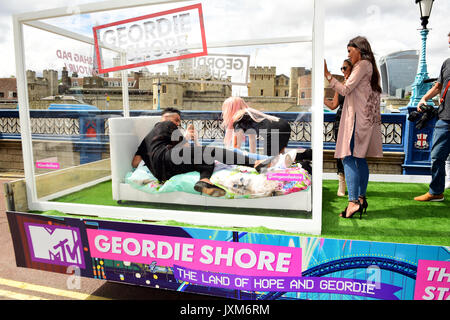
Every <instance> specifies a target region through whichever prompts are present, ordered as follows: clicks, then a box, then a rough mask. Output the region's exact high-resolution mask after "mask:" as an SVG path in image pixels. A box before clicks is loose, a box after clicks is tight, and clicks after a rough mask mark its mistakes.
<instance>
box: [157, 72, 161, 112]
mask: <svg viewBox="0 0 450 320" xmlns="http://www.w3.org/2000/svg"><path fill="white" fill-rule="evenodd" d="M160 109H161V79H160V78H158V108H157V110H160Z"/></svg>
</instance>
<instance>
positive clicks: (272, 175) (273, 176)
mask: <svg viewBox="0 0 450 320" xmlns="http://www.w3.org/2000/svg"><path fill="white" fill-rule="evenodd" d="M267 180H279V181H299V182H301V181H303V174H301V173H280V172H269V173H267Z"/></svg>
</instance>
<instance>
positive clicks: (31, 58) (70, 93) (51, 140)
mask: <svg viewBox="0 0 450 320" xmlns="http://www.w3.org/2000/svg"><path fill="white" fill-rule="evenodd" d="M24 43H25V61H26V69H27V85H28V103H29V108H30V113H29V115H30V125H31V132H32V146H33V164H34V172H35V181H36V188H37V190H36V191H37V196H38V198H39V199H46V198H49V197H50V198H52V197H55V195H61V194H64V193H67V192H69V191H70V190H74V188H79V187H81V186H86V185H89V184H91V183H94V182H96V181H103V180H105V179H107V177H108V176H110V175H111V172H110V164H109V150H108V136H107V129H108V127H107V123H106V120H107V118H108V117H110V116H116V117H117V116H119V115H120V112H117V111H116V112H115V113H114V112H113V113H111V112H108V111H107V109H110V108H112V109H115V110H120V109H121V108H122V93H121V91H120V90H119V91H118V90H112V91H105V89H104V88H102V84H103V80H104V78H100V77H97V76H93V72H92V60H93V53H94V51H93V46H92V45H89V44H85V43H82V42H79V41H75V40H72V39H67V38H64V37H62V36H59V35H55V34H52V33H49V32H46V31H43V30H38V29H36V28H32V27H28V26H24ZM88 83H89V85H88ZM108 104H109V108H108V106H107V105H108Z"/></svg>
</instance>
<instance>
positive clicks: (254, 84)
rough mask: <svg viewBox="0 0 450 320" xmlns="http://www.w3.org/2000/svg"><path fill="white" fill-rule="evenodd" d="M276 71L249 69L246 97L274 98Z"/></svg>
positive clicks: (265, 68) (268, 68) (260, 68)
mask: <svg viewBox="0 0 450 320" xmlns="http://www.w3.org/2000/svg"><path fill="white" fill-rule="evenodd" d="M276 71H277V68H276V67H250V82H249V84H248V95H249V96H256V97H274V96H275V76H276Z"/></svg>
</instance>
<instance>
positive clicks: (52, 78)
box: [43, 70, 58, 96]
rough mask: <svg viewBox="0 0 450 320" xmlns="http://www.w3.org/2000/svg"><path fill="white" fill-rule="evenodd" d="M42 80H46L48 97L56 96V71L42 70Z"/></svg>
mask: <svg viewBox="0 0 450 320" xmlns="http://www.w3.org/2000/svg"><path fill="white" fill-rule="evenodd" d="M43 78H44V79H45V80H47V84H48V88H47V89H48V95H49V96H54V95H57V94H58V71H56V70H44V71H43Z"/></svg>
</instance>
